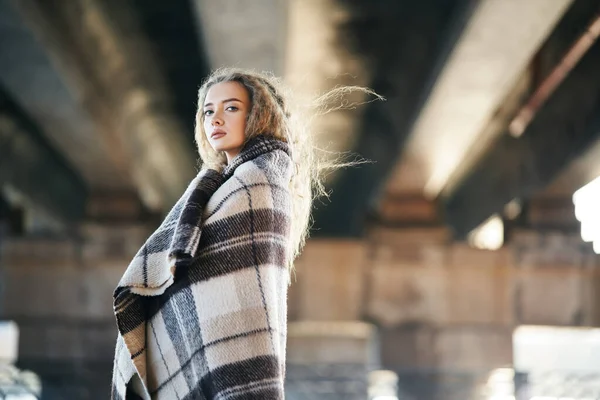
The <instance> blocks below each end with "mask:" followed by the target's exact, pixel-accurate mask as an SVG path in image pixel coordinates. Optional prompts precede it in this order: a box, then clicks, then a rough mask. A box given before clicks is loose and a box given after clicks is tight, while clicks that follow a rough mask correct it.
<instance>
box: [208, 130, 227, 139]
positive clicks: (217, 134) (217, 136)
mask: <svg viewBox="0 0 600 400" xmlns="http://www.w3.org/2000/svg"><path fill="white" fill-rule="evenodd" d="M223 136H225V132H221V131H219V132H213V134H212V135H210V138H211V139H219V138H222V137H223Z"/></svg>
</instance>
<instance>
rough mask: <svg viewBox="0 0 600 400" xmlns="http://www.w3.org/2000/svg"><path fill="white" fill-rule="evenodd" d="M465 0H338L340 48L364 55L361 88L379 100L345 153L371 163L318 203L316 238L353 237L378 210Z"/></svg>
mask: <svg viewBox="0 0 600 400" xmlns="http://www.w3.org/2000/svg"><path fill="white" fill-rule="evenodd" d="M474 3H476V2H474V1H470V0H457V1H440V0H427V1H421V2H391V1H390V2H388V1H378V2H374V3H373V4H372V3H366V2H364V1H360V0H353V1H345V2H344V4H345V5H347V7H348V13H349V14H350V15H349V17H348V18H346V20H345V22H344V24H343V26H342V28H340V29H341V30H342V31H343V32H344V38H345V41H342V42H341V43H345V45H346V46H349V48H350V49H352V51H353V52H354V54H355V57H358V58H363V59H364V63H365V65H368V66H369V74H370V76H371V77H372V79H371V80H370V82H367V86H369V87H371V88H373V89H374V90H375V91H376V92H377V93H379V94H381V95H383V96H384V97H386V99H387V101H385V102H375V103H372V104H369V105H368V106H367V107H365V111H364V114H363V115H362V121H361V122H360V125H359V133H358V135H357V138H356V139H355V140H354V141H353V148H352V150H353V151H355V152H356V153H358V154H360V155H361V156H362V157H364V158H366V159H369V160H373V161H375V163H373V164H368V165H364V166H360V167H357V168H348V169H346V170H344V171H343V172H341V173H340V175H339V179H338V180H337V181H336V182H335V183H334V184H333V186H332V195H331V198H330V199H331V203H332V204H333V205H332V206H328V205H327V204H317V205H316V210H315V224H314V226H315V228H316V229H315V231H314V233H313V235H315V236H344V237H359V236H362V235H363V234H364V232H365V228H366V225H367V215H368V214H370V213H372V212H374V210H375V209H376V208H377V207H378V204H377V203H378V201H379V200H380V199H381V197H382V194H383V190H384V186H385V184H386V182H387V180H388V177H389V175H390V172H391V171H392V169H393V167H394V166H395V165H396V163H397V161H398V157H399V155H400V149H401V148H402V145H403V144H404V142H405V140H406V139H407V137H408V133H409V132H410V127H411V126H412V125H413V123H414V121H415V119H416V117H417V115H418V112H419V110H420V109H421V107H422V104H423V101H424V99H426V98H427V95H428V93H429V91H430V90H431V88H432V86H433V85H432V84H433V82H435V80H436V78H437V76H438V74H439V73H440V69H441V66H442V65H444V63H445V61H446V59H447V57H448V55H449V54H450V52H451V50H452V48H453V47H454V45H455V43H456V40H457V39H458V37H459V36H460V33H461V32H462V29H463V27H464V25H465V22H466V21H467V20H468V18H469V16H470V13H471V11H472V6H473V4H474Z"/></svg>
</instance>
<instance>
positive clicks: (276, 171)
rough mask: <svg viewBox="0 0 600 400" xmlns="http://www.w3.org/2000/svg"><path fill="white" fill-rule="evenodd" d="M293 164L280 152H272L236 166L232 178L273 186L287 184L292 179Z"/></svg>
mask: <svg viewBox="0 0 600 400" xmlns="http://www.w3.org/2000/svg"><path fill="white" fill-rule="evenodd" d="M292 171H293V162H292V159H291V158H290V156H289V155H288V154H287V153H286V152H284V151H282V150H273V151H269V152H268V153H264V154H261V155H259V156H258V157H256V158H253V159H251V160H248V161H246V162H245V163H243V164H241V165H240V166H238V167H237V168H236V170H235V172H234V173H233V176H234V177H237V178H239V179H242V180H243V181H250V182H256V181H264V180H267V181H268V182H270V183H274V184H286V185H287V184H288V183H289V182H290V179H291V177H292Z"/></svg>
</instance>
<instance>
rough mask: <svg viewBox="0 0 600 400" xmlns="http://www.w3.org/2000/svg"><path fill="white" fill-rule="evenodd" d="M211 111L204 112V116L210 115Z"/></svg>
mask: <svg viewBox="0 0 600 400" xmlns="http://www.w3.org/2000/svg"><path fill="white" fill-rule="evenodd" d="M212 112H213V110H204V116H208V115H212Z"/></svg>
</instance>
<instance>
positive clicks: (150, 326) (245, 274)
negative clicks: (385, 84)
mask: <svg viewBox="0 0 600 400" xmlns="http://www.w3.org/2000/svg"><path fill="white" fill-rule="evenodd" d="M291 174H292V160H291V157H290V151H289V148H288V146H287V144H286V143H284V142H282V141H279V140H276V139H273V138H269V137H265V136H259V137H257V138H254V139H252V140H250V141H249V142H248V143H247V144H246V146H245V147H244V149H243V150H242V152H241V153H240V154H239V155H238V156H237V157H235V158H234V159H233V160H232V162H231V163H230V164H229V165H228V166H227V167H226V168H225V170H224V171H223V172H222V173H220V172H217V171H214V170H203V171H201V172H200V173H199V174H198V175H197V176H196V178H195V179H193V180H192V182H191V183H190V185H189V187H188V188H187V190H186V191H185V193H184V194H183V196H182V197H181V199H180V200H179V201H178V202H177V203H176V204H175V205H174V206H173V208H172V209H171V211H170V212H169V213H168V215H167V216H166V218H165V220H164V221H163V222H162V224H161V225H160V227H159V228H158V229H157V230H156V231H155V232H154V233H153V234H152V235H151V236H150V237H149V238H148V240H147V241H146V243H145V244H144V245H143V246H142V248H141V249H140V250H139V251H138V253H137V254H136V255H135V257H134V258H133V260H132V261H131V263H130V264H129V266H128V268H127V270H126V271H125V273H124V275H123V277H122V278H121V281H120V282H119V284H118V286H117V288H116V290H115V292H114V311H115V316H116V320H117V327H118V330H119V335H118V338H117V344H116V349H115V361H114V367H113V381H112V398H113V399H129V398H143V399H150V398H151V399H235V400H242V399H283V398H284V394H283V381H284V375H285V346H286V335H287V328H286V327H287V303H286V299H287V288H288V284H289V272H288V268H287V260H288V256H289V250H288V240H289V235H290V220H291V195H290V191H289V183H290V179H291Z"/></svg>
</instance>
